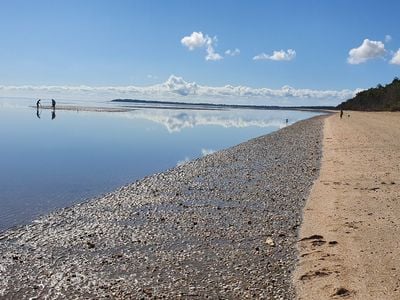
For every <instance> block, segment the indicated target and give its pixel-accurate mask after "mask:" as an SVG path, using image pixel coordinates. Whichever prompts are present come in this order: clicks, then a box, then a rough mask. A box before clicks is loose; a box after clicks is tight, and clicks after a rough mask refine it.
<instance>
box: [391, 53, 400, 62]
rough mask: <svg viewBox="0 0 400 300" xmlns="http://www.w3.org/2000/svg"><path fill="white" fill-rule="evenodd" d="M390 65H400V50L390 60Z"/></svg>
mask: <svg viewBox="0 0 400 300" xmlns="http://www.w3.org/2000/svg"><path fill="white" fill-rule="evenodd" d="M390 63H391V64H393V65H400V49H399V50H397V52H395V53H394V55H393V57H392V59H391V60H390Z"/></svg>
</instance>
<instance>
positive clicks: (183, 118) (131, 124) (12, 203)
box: [0, 99, 317, 230]
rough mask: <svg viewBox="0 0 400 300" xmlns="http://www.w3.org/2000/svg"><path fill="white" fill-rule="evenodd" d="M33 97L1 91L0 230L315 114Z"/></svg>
mask: <svg viewBox="0 0 400 300" xmlns="http://www.w3.org/2000/svg"><path fill="white" fill-rule="evenodd" d="M43 102H44V103H43V104H47V103H46V101H43ZM34 103H35V102H34V101H32V100H29V101H25V100H23V99H0V138H1V144H0V145H1V146H0V230H4V229H6V228H9V227H12V226H15V225H20V224H25V223H27V222H29V221H31V220H32V219H34V218H35V217H37V216H39V215H41V214H45V213H48V212H50V211H52V210H54V209H57V208H61V207H65V206H69V205H71V204H73V203H76V202H80V201H84V200H85V199H87V198H91V197H94V196H97V195H100V194H102V193H106V192H109V191H112V190H114V189H116V188H117V187H119V186H121V185H124V184H127V183H129V182H132V181H134V180H137V179H140V178H142V177H144V176H146V175H150V174H153V173H155V172H161V171H164V170H166V169H169V168H171V167H174V166H176V165H177V164H180V163H185V162H186V161H188V160H191V159H194V158H197V157H201V156H202V155H207V154H209V153H212V152H214V151H217V150H220V149H224V148H228V147H230V146H233V145H236V144H238V143H241V142H244V141H246V140H249V139H251V138H254V137H257V136H260V135H263V134H267V133H270V132H272V131H274V130H277V129H279V128H281V127H284V126H286V122H285V120H286V119H288V120H289V124H290V123H293V122H296V121H298V120H301V119H305V118H309V117H311V116H313V115H316V114H317V113H311V112H297V111H266V110H249V109H246V110H240V109H233V110H211V111H209V110H188V109H185V110H182V109H179V110H176V109H173V108H170V109H146V108H145V109H136V110H133V111H129V112H118V113H117V112H112V113H110V112H108V113H107V112H82V111H80V112H77V111H61V110H56V111H55V112H54V113H53V112H52V111H51V110H39V112H37V111H36V109H35V108H33V107H30V105H34ZM58 104H60V102H59V103H58ZM75 104H76V103H75ZM81 104H82V103H81ZM87 104H88V103H85V105H87ZM90 105H93V106H99V105H102V106H109V105H111V104H110V103H90Z"/></svg>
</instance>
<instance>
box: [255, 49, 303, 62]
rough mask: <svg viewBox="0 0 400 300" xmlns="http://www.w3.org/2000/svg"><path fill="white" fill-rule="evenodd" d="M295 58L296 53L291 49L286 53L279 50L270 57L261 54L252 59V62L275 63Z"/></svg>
mask: <svg viewBox="0 0 400 300" xmlns="http://www.w3.org/2000/svg"><path fill="white" fill-rule="evenodd" d="M295 57H296V51H295V50H293V49H288V50H287V51H285V50H280V51H274V52H273V54H272V55H268V54H266V53H261V54H258V55H256V56H254V57H253V60H276V61H282V60H286V61H289V60H292V59H294V58H295Z"/></svg>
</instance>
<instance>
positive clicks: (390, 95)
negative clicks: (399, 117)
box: [337, 77, 400, 111]
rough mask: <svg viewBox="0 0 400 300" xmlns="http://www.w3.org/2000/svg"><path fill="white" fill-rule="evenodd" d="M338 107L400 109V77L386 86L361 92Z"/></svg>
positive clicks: (380, 109)
mask: <svg viewBox="0 0 400 300" xmlns="http://www.w3.org/2000/svg"><path fill="white" fill-rule="evenodd" d="M337 109H343V110H361V111H400V79H399V78H398V77H395V78H394V79H393V81H392V82H391V83H389V84H387V85H385V86H382V85H380V84H378V85H377V86H376V87H375V88H370V89H368V90H365V91H362V92H359V93H358V94H357V95H356V96H355V97H354V98H352V99H349V100H347V101H345V102H342V103H341V104H339V105H338V106H337Z"/></svg>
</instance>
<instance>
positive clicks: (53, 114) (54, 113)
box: [51, 110, 56, 120]
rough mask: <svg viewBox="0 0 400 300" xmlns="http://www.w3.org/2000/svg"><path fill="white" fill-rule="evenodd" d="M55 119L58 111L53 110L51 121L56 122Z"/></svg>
mask: <svg viewBox="0 0 400 300" xmlns="http://www.w3.org/2000/svg"><path fill="white" fill-rule="evenodd" d="M55 118H56V111H55V110H53V111H52V112H51V119H52V120H54V119H55Z"/></svg>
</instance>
